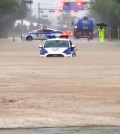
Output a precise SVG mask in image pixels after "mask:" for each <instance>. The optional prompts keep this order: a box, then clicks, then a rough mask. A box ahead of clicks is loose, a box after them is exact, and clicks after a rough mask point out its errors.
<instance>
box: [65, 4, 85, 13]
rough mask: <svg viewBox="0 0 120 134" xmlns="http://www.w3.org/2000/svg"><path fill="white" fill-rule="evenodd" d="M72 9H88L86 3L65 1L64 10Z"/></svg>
mask: <svg viewBox="0 0 120 134" xmlns="http://www.w3.org/2000/svg"><path fill="white" fill-rule="evenodd" d="M70 10H75V11H76V10H77V11H78V10H86V7H85V4H81V5H78V4H77V3H76V2H65V3H64V4H63V11H70Z"/></svg>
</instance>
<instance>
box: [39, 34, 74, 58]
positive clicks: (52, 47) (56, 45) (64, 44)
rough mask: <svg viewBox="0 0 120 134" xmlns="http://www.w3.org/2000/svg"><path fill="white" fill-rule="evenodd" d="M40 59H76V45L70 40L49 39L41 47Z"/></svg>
mask: <svg viewBox="0 0 120 134" xmlns="http://www.w3.org/2000/svg"><path fill="white" fill-rule="evenodd" d="M39 47H40V48H41V50H40V57H74V56H76V51H75V47H76V46H75V45H73V44H72V42H71V40H70V39H68V38H66V37H65V38H64V36H63V37H62V38H52V39H47V40H46V41H45V43H44V44H43V45H39Z"/></svg>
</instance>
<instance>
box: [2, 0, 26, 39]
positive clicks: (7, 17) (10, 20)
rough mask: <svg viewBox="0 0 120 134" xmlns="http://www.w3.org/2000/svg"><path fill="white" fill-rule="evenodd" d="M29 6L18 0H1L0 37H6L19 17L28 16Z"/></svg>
mask: <svg viewBox="0 0 120 134" xmlns="http://www.w3.org/2000/svg"><path fill="white" fill-rule="evenodd" d="M26 12H27V6H26V5H25V4H24V3H22V2H20V1H18V0H0V37H5V36H7V34H8V31H9V29H10V28H11V27H12V25H13V24H14V22H15V21H16V20H17V19H22V18H24V17H25V16H26Z"/></svg>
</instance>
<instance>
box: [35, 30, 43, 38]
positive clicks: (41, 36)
mask: <svg viewBox="0 0 120 134" xmlns="http://www.w3.org/2000/svg"><path fill="white" fill-rule="evenodd" d="M35 38H36V39H37V40H43V39H44V38H45V36H44V30H43V29H40V30H38V31H37V32H36V33H35Z"/></svg>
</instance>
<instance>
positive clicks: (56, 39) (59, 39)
mask: <svg viewBox="0 0 120 134" xmlns="http://www.w3.org/2000/svg"><path fill="white" fill-rule="evenodd" d="M50 40H64V41H65V40H66V41H69V39H67V38H52V39H47V40H46V41H50Z"/></svg>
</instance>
